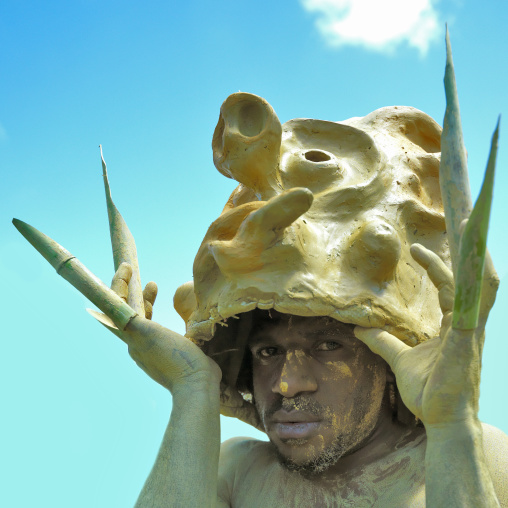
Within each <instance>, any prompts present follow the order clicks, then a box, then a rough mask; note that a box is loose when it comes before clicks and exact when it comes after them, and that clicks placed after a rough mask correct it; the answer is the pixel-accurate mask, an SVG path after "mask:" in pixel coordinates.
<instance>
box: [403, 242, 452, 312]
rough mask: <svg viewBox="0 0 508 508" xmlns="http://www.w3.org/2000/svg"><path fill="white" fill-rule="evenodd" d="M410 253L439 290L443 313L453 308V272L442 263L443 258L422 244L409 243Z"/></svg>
mask: <svg viewBox="0 0 508 508" xmlns="http://www.w3.org/2000/svg"><path fill="white" fill-rule="evenodd" d="M410 252H411V255H412V256H413V258H414V260H415V261H416V262H417V263H418V264H419V265H421V266H422V267H423V268H425V270H426V271H427V273H428V274H429V277H430V280H431V281H432V283H433V284H434V286H436V288H437V290H438V292H439V304H440V306H441V310H442V312H443V314H445V313H446V312H450V311H451V310H452V309H453V301H454V296H455V289H454V283H453V273H452V271H451V270H450V269H449V268H448V267H447V266H446V265H445V264H444V262H443V260H442V259H441V258H440V257H439V256H438V255H437V254H435V253H434V252H432V251H431V250H429V249H426V248H425V247H424V246H423V245H420V244H419V243H415V244H413V245H411V249H410Z"/></svg>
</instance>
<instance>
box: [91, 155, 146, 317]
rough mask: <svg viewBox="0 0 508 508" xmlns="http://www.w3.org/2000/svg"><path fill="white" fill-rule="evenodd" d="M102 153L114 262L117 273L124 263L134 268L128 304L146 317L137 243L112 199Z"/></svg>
mask: <svg viewBox="0 0 508 508" xmlns="http://www.w3.org/2000/svg"><path fill="white" fill-rule="evenodd" d="M99 148H100V151H101V162H102V171H103V173H102V176H103V178H104V189H105V191H106V204H107V207H108V219H109V231H110V234H111V245H112V247H113V260H114V263H115V271H116V270H118V267H119V266H120V265H121V264H122V263H123V262H125V263H129V264H130V265H131V267H132V277H131V280H130V282H129V295H128V297H127V303H128V304H129V305H130V306H131V307H132V308H133V309H134V310H135V311H136V312H137V313H138V314H139V315H140V316H144V315H145V307H144V302H143V288H142V287H141V277H140V275H139V264H138V255H137V252H136V243H135V242H134V237H133V236H132V234H131V232H130V231H129V228H128V227H127V224H126V223H125V220H124V219H123V217H122V215H121V214H120V212H119V211H118V209H117V207H116V206H115V204H114V203H113V200H112V198H111V189H110V187H109V181H108V171H107V168H106V162H105V161H104V157H103V155H102V146H101V145H99Z"/></svg>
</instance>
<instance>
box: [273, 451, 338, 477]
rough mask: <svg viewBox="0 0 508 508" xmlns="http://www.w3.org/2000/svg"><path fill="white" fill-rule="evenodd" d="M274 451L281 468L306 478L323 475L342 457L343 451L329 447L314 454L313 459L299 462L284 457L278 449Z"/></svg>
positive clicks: (287, 456) (295, 459)
mask: <svg viewBox="0 0 508 508" xmlns="http://www.w3.org/2000/svg"><path fill="white" fill-rule="evenodd" d="M276 450H277V457H278V459H279V463H280V464H281V465H282V467H284V468H285V469H286V470H288V471H291V472H293V473H299V474H300V475H302V476H304V477H307V478H311V477H314V476H317V475H320V474H321V473H324V472H325V471H327V470H328V469H329V468H330V467H332V466H334V465H335V464H336V463H337V462H338V461H339V460H340V458H341V457H342V456H343V455H344V450H343V449H342V448H341V447H338V446H337V447H335V446H333V447H332V446H331V447H329V448H327V449H325V450H323V451H322V452H321V453H317V454H315V455H314V456H313V457H309V458H306V459H301V460H299V459H297V458H296V457H294V456H289V455H284V454H283V453H281V451H280V450H279V449H278V448H277V449H276Z"/></svg>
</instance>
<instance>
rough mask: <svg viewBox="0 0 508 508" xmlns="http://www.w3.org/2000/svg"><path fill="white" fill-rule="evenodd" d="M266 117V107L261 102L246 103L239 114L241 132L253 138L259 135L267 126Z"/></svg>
mask: <svg viewBox="0 0 508 508" xmlns="http://www.w3.org/2000/svg"><path fill="white" fill-rule="evenodd" d="M265 117H266V112H265V109H264V108H263V106H261V105H260V104H257V103H252V102H251V103H247V104H245V105H244V106H242V108H241V109H240V112H239V115H238V120H239V121H238V129H239V131H240V133H241V134H243V135H244V136H248V137H251V138H252V137H254V136H257V135H258V134H259V133H260V132H261V131H262V130H263V127H264V126H265Z"/></svg>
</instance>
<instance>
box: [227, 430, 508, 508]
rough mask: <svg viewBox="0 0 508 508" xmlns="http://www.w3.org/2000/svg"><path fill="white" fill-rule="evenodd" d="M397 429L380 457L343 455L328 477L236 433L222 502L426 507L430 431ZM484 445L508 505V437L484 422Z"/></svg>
mask: <svg viewBox="0 0 508 508" xmlns="http://www.w3.org/2000/svg"><path fill="white" fill-rule="evenodd" d="M394 430H395V436H397V437H396V439H395V442H393V443H386V445H387V447H388V446H389V445H390V444H392V447H391V448H390V449H389V450H386V449H381V450H380V455H381V456H380V457H378V458H377V459H376V460H375V461H370V462H366V461H361V460H360V461H358V460H356V459H358V458H359V457H355V456H354V454H353V455H351V456H350V457H347V458H345V459H343V460H344V469H343V471H342V472H341V473H339V474H337V475H336V476H335V478H333V479H329V480H326V481H322V482H318V481H316V480H315V479H314V480H308V479H305V478H302V477H301V476H300V475H299V474H298V473H291V472H288V471H287V470H285V469H284V468H282V466H281V465H280V464H279V463H278V461H277V458H276V455H275V454H274V451H273V447H272V445H271V444H270V443H266V442H263V441H257V440H254V439H248V438H233V439H230V440H228V441H226V442H224V443H223V444H222V448H221V457H220V462H219V485H218V487H219V499H220V502H221V503H222V504H220V505H219V506H222V507H226V506H228V507H232V508H236V507H249V508H258V507H259V508H262V507H266V506H284V507H285V508H286V507H288V508H296V507H309V506H312V507H313V508H321V507H326V508H332V507H342V506H347V507H354V508H367V507H378V508H381V507H382V508H408V507H411V508H424V507H425V471H424V467H423V464H424V460H425V451H426V436H425V431H424V429H421V428H417V429H414V428H412V429H408V428H405V427H403V426H397V427H396V428H395V429H394ZM483 448H484V450H485V455H486V459H487V464H488V467H489V472H490V475H491V477H492V480H493V483H494V487H495V490H496V494H497V497H498V499H499V502H500V506H502V507H505V506H508V492H507V490H508V489H507V486H506V482H505V481H504V474H503V473H504V472H505V471H506V470H507V467H508V455H507V452H508V437H507V436H506V435H505V434H503V433H502V432H501V431H499V430H498V429H496V428H494V427H492V426H490V425H486V424H483ZM383 451H384V452H385V453H384V454H383ZM355 460H356V462H357V463H356V464H355V463H354V462H355ZM450 467H453V466H450Z"/></svg>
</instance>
